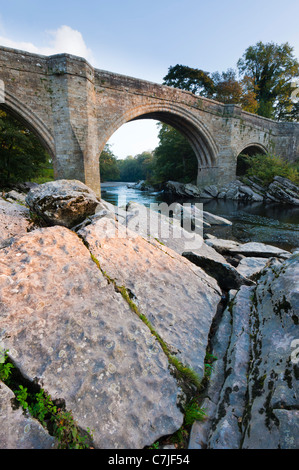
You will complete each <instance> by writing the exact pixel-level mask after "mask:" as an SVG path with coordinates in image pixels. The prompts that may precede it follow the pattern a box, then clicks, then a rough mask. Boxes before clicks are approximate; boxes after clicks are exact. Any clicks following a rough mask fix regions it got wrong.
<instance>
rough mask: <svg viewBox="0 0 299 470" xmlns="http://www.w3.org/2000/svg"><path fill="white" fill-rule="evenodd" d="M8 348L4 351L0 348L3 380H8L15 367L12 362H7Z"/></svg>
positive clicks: (1, 376) (0, 366) (0, 365)
mask: <svg viewBox="0 0 299 470" xmlns="http://www.w3.org/2000/svg"><path fill="white" fill-rule="evenodd" d="M7 353H8V350H5V351H3V350H2V349H1V348H0V380H1V381H2V382H8V381H9V378H10V375H11V369H12V368H13V365H12V364H11V363H10V362H7V359H8V355H7Z"/></svg>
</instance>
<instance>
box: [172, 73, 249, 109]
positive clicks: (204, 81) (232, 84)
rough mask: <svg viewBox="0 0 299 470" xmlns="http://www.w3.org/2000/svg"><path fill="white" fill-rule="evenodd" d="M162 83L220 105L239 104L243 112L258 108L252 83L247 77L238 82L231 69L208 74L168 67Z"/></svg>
mask: <svg viewBox="0 0 299 470" xmlns="http://www.w3.org/2000/svg"><path fill="white" fill-rule="evenodd" d="M163 83H164V85H168V86H173V87H175V88H181V89H182V90H187V91H191V92H192V93H194V94H196V95H200V96H204V97H206V98H211V99H215V100H217V101H220V102H221V103H225V104H241V105H242V107H243V109H244V110H245V111H249V112H256V110H257V107H258V104H257V101H256V93H255V88H254V84H253V81H252V80H251V79H250V77H247V76H244V78H243V79H242V80H240V81H238V80H237V78H236V71H235V70H233V69H228V70H227V71H226V72H222V73H219V72H214V73H213V74H209V73H208V72H203V71H202V70H200V69H194V68H191V67H187V66H185V65H175V66H174V67H169V69H168V74H167V75H166V76H165V77H164V82H163Z"/></svg>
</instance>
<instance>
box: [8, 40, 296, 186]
mask: <svg viewBox="0 0 299 470" xmlns="http://www.w3.org/2000/svg"><path fill="white" fill-rule="evenodd" d="M0 79H1V80H2V81H3V82H4V86H5V102H4V103H3V104H2V105H1V107H2V108H3V109H6V110H8V111H10V112H11V113H13V114H14V115H15V116H17V117H18V118H19V119H21V120H23V121H24V122H25V123H26V124H27V126H28V128H30V129H31V130H32V131H33V132H35V133H36V135H37V136H38V137H39V138H40V140H41V141H42V142H43V144H44V145H45V147H46V148H47V150H48V151H49V153H50V154H51V156H52V157H53V162H54V176H55V178H56V179H58V178H60V179H61V178H66V179H78V180H81V181H83V182H84V183H86V184H87V185H88V186H89V187H91V188H92V189H93V190H94V191H95V192H96V193H97V194H98V195H100V170H99V155H100V153H101V151H102V149H103V148H104V146H105V144H106V142H107V141H108V140H109V138H110V137H111V136H112V134H113V133H114V132H115V131H116V130H117V129H118V128H119V127H120V126H122V125H123V124H125V123H126V122H129V121H133V120H137V119H156V120H158V121H161V122H164V123H167V124H170V125H171V126H173V127H174V128H176V129H177V130H179V131H180V132H181V133H182V134H183V135H184V136H185V137H187V139H188V140H189V142H190V144H191V146H192V148H193V150H194V152H195V154H196V156H197V159H198V175H197V184H198V185H199V186H203V185H207V184H212V183H213V184H216V185H217V184H221V185H222V184H224V183H228V182H229V181H232V180H234V179H235V178H236V163H237V157H238V155H239V154H240V153H241V152H243V151H244V150H246V151H248V152H256V151H258V152H260V153H261V152H267V151H269V152H274V153H276V154H277V155H281V156H282V157H284V158H285V159H288V160H290V161H294V160H296V159H297V158H299V124H296V123H281V122H280V123H279V122H275V121H272V120H270V119H265V118H262V117H259V116H257V115H254V114H250V113H247V112H245V111H243V110H242V108H241V107H240V106H239V105H225V104H222V103H219V102H217V101H213V100H209V99H206V98H202V97H198V96H195V95H193V94H192V93H190V92H187V91H183V90H179V89H176V88H172V87H168V86H162V85H158V84H155V83H151V82H147V81H144V80H138V79H136V78H132V77H127V76H124V75H118V74H114V73H111V72H106V71H102V70H97V69H94V68H93V67H92V66H91V65H90V64H89V63H88V62H87V61H86V60H85V59H82V58H80V57H75V56H72V55H69V54H58V55H53V56H49V57H46V56H41V55H37V54H31V53H28V52H23V51H19V50H14V49H9V48H5V47H0Z"/></svg>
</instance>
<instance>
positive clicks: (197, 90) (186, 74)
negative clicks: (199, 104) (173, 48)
mask: <svg viewBox="0 0 299 470" xmlns="http://www.w3.org/2000/svg"><path fill="white" fill-rule="evenodd" d="M163 80H164V82H163V84H164V85H168V86H173V87H175V88H181V89H182V90H187V91H191V92H192V93H194V94H196V95H201V96H205V97H207V98H211V97H212V96H213V93H214V88H215V86H214V82H213V80H212V79H211V77H210V76H209V73H208V72H204V71H203V70H200V69H194V68H191V67H187V66H186V65H179V64H177V65H175V66H174V67H169V69H168V73H167V75H166V76H165V77H164V79H163Z"/></svg>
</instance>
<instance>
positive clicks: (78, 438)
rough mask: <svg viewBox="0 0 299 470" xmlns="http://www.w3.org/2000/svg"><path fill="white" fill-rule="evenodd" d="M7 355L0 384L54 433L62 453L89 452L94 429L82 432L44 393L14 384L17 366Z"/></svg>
mask: <svg viewBox="0 0 299 470" xmlns="http://www.w3.org/2000/svg"><path fill="white" fill-rule="evenodd" d="M2 353H3V352H2ZM7 353H8V350H6V351H4V354H3V355H4V357H2V359H4V361H3V362H0V380H1V381H2V382H4V383H5V384H6V385H8V386H9V387H10V388H11V389H12V390H13V392H14V394H15V398H16V402H17V403H19V405H20V406H21V407H22V408H23V410H25V411H27V412H28V413H30V415H31V416H32V417H33V418H35V419H37V420H38V421H39V422H40V423H41V424H42V425H43V426H44V427H47V428H48V429H49V431H51V434H52V435H53V436H54V437H55V438H56V439H57V440H58V442H59V448H60V449H86V448H89V447H90V444H91V439H92V433H91V431H90V429H89V428H87V432H88V434H86V433H84V432H82V431H81V430H80V429H79V427H78V425H77V423H76V422H75V420H74V418H73V416H72V413H71V412H70V411H66V410H64V409H62V408H58V407H57V405H55V403H54V402H53V400H52V398H51V397H50V395H48V394H47V393H46V392H45V391H44V390H43V389H40V390H39V391H29V390H28V387H25V386H23V385H19V384H17V381H16V379H14V380H12V381H10V378H11V377H10V376H11V373H12V369H14V365H13V364H12V363H10V362H9V358H8V354H7Z"/></svg>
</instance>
